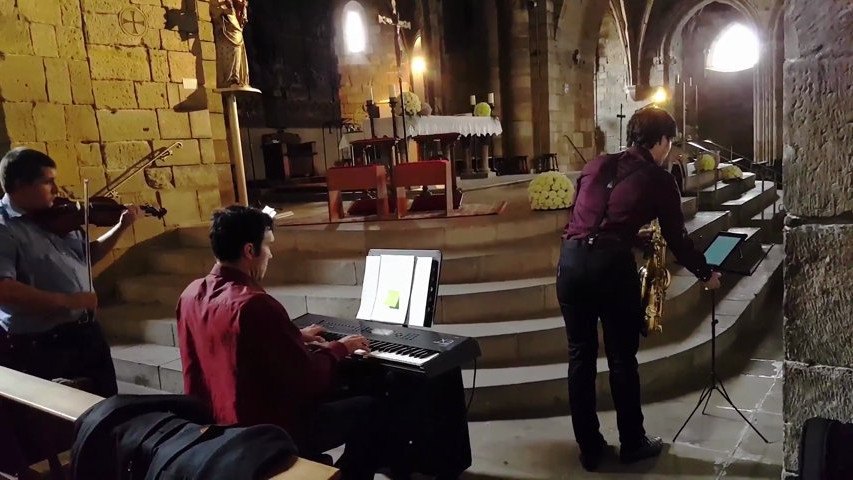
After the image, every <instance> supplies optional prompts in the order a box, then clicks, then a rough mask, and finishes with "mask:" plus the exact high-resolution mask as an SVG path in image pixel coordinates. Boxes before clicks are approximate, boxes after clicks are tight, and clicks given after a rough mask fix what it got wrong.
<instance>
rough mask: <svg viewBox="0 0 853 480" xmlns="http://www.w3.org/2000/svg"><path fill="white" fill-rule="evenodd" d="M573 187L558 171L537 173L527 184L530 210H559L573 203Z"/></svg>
mask: <svg viewBox="0 0 853 480" xmlns="http://www.w3.org/2000/svg"><path fill="white" fill-rule="evenodd" d="M574 197H575V187H574V185H572V182H571V181H569V178H568V177H566V176H565V175H564V174H562V173H560V172H545V173H542V174H539V175H537V176H536V177H535V178H534V179H533V180H531V181H530V185H528V186H527V198H528V200H529V201H530V208H531V209H532V210H559V209H564V208H569V207H571V206H572V203H574Z"/></svg>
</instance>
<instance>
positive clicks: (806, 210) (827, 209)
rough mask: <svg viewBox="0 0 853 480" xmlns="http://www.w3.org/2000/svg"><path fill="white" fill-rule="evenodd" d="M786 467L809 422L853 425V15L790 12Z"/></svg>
mask: <svg viewBox="0 0 853 480" xmlns="http://www.w3.org/2000/svg"><path fill="white" fill-rule="evenodd" d="M785 34H786V38H785V47H786V51H785V57H786V61H785V67H784V116H783V120H784V134H783V135H784V142H785V146H784V168H785V178H784V185H785V204H786V207H787V210H788V218H787V224H788V228H786V232H785V250H786V259H785V328H784V336H785V338H784V340H785V386H784V409H783V415H784V421H785V469H786V470H787V471H790V472H795V471H797V468H798V467H797V453H798V452H797V450H798V444H799V443H798V442H799V438H800V432H801V428H802V424H803V422H804V421H805V420H806V419H808V418H810V417H813V416H821V417H826V418H832V419H836V420H841V421H845V422H853V396H851V394H850V392H851V391H853V315H851V310H850V306H851V305H853V294H851V289H850V283H851V282H852V281H853V270H851V268H850V265H851V263H853V224H851V218H853V162H851V158H853V136H851V135H850V112H853V96H851V95H850V91H851V90H853V51H851V48H850V38H851V37H853V9H851V7H850V4H849V3H848V2H843V1H840V0H839V1H831V2H822V3H821V8H815V5H814V2H813V1H810V0H788V1H787V2H786V11H785Z"/></svg>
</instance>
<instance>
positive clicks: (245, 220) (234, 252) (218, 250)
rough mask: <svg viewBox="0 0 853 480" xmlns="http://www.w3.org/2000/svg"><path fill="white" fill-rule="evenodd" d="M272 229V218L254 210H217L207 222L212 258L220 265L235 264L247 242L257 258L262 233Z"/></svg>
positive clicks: (262, 236) (235, 208)
mask: <svg viewBox="0 0 853 480" xmlns="http://www.w3.org/2000/svg"><path fill="white" fill-rule="evenodd" d="M272 227H273V221H272V217H270V216H269V215H267V214H266V213H264V212H262V211H260V210H258V209H257V208H251V207H244V206H242V205H232V206H230V207H227V208H223V209H221V210H217V211H216V212H214V213H213V221H212V222H211V223H210V246H211V247H212V248H213V255H214V256H216V259H217V260H219V261H220V262H234V261H237V260H238V259H239V258H240V255H241V254H242V252H243V246H244V245H246V244H247V243H251V244H252V245H254V247H255V252H257V253H256V255H259V254H260V253H259V252H260V251H261V243H262V242H263V241H264V234H265V233H266V231H267V230H272Z"/></svg>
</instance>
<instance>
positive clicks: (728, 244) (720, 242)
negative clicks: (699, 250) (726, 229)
mask: <svg viewBox="0 0 853 480" xmlns="http://www.w3.org/2000/svg"><path fill="white" fill-rule="evenodd" d="M741 241H743V239H742V238H741V237H734V236H728V235H718V236H717V238H715V239H714V241H713V242H711V245H708V248H706V249H705V261H707V262H708V265H710V266H712V267H719V266H720V265H722V264H723V262H725V261H726V258H728V256H729V254H730V253H732V250H734V249H735V248H736V247H737V246H738V244H739V243H740V242H741Z"/></svg>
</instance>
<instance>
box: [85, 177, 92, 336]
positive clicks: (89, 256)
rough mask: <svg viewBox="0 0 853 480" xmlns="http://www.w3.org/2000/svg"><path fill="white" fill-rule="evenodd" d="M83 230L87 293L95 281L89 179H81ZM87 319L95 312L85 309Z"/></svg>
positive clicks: (90, 291)
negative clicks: (90, 237) (90, 223)
mask: <svg viewBox="0 0 853 480" xmlns="http://www.w3.org/2000/svg"><path fill="white" fill-rule="evenodd" d="M83 232H84V239H83V240H84V243H85V248H86V273H87V274H88V276H89V293H94V292H95V282H94V281H93V280H92V246H91V244H90V242H89V179H88V178H86V179H84V180H83ZM86 313H87V314H88V315H89V321H92V320H94V318H95V312H92V311H87V312H86Z"/></svg>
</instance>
